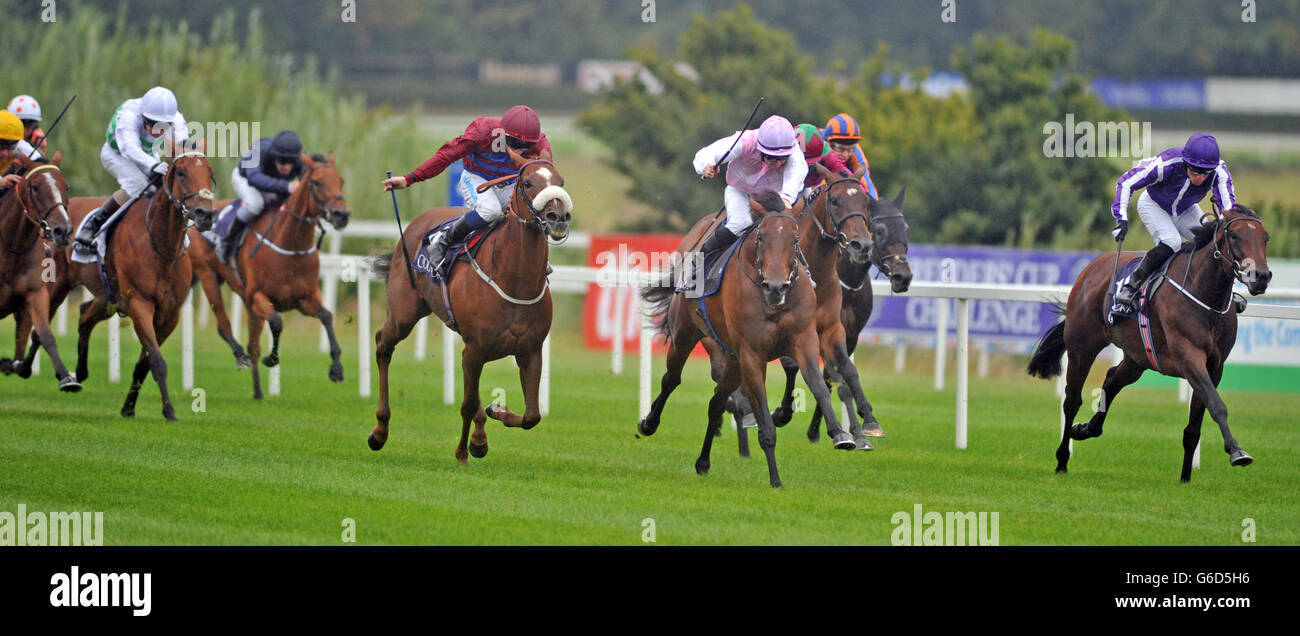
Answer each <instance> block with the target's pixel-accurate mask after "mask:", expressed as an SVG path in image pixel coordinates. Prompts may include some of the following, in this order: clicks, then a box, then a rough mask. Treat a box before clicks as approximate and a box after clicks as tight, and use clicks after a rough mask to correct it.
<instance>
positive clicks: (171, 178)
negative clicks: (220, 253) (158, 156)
mask: <svg viewBox="0 0 1300 636" xmlns="http://www.w3.org/2000/svg"><path fill="white" fill-rule="evenodd" d="M204 146H205V144H204V143H203V142H199V144H198V145H197V146H195V147H193V148H192V149H190V150H187V151H185V152H181V153H180V154H178V155H176V156H175V157H173V158H171V159H170V161H171V167H170V169H169V170H168V171H167V176H166V178H164V179H163V186H162V191H163V192H165V193H166V194H167V198H168V199H169V200H171V203H172V205H173V206H175V207H176V209H178V210H180V212H181V216H183V217H185V218H186V219H188V220H190V221H193V222H194V226H195V227H197V228H198V229H199V231H200V232H206V231H208V230H210V229H212V222H213V220H214V219H215V216H216V214H215V212H214V210H213V205H212V176H213V175H212V164H210V163H208V158H207V156H205V155H204V153H203V151H204Z"/></svg>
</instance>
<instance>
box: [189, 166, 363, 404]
mask: <svg viewBox="0 0 1300 636" xmlns="http://www.w3.org/2000/svg"><path fill="white" fill-rule="evenodd" d="M302 160H303V165H304V166H305V170H304V172H303V176H302V181H301V184H302V185H301V187H299V188H298V189H297V190H296V191H295V192H294V193H293V194H292V195H289V199H288V200H287V201H285V204H284V208H283V209H281V210H279V211H276V212H272V213H271V214H263V215H262V216H261V217H259V218H258V219H256V220H254V221H253V223H252V224H251V225H250V227H249V232H248V234H247V237H248V238H247V239H246V240H245V241H244V244H243V246H242V247H240V249H239V250H238V252H236V255H235V261H236V266H237V267H238V268H239V271H238V272H235V271H234V270H232V269H231V268H230V266H229V265H228V264H226V263H223V262H220V261H219V260H218V258H217V252H216V249H215V248H213V246H212V245H210V244H209V243H208V242H207V241H206V240H204V239H203V238H202V237H201V236H199V231H198V230H195V229H191V230H190V249H189V252H190V260H191V262H192V263H193V265H194V276H195V278H197V279H198V280H199V282H200V283H201V284H202V285H203V294H204V295H205V296H207V298H208V303H209V304H210V305H211V306H212V311H213V313H215V314H216V315H217V333H218V334H220V335H221V339H222V340H225V341H226V344H229V345H230V349H231V351H233V352H234V354H235V364H236V365H237V366H238V367H240V368H247V367H251V368H252V369H253V398H254V399H257V400H260V399H262V383H261V380H260V378H259V376H258V368H257V365H256V364H254V363H253V362H252V360H256V359H257V356H258V354H259V353H261V347H262V344H261V343H262V339H261V336H262V323H263V322H269V323H270V326H271V353H270V354H269V355H267V356H266V357H265V358H263V359H262V362H263V363H264V364H265V365H266V366H268V367H273V366H275V365H277V364H279V363H280V332H281V330H282V329H283V328H284V323H283V321H281V319H280V315H279V313H278V312H281V311H285V310H288V309H295V308H296V309H297V310H298V311H300V312H302V313H303V315H305V316H312V317H314V318H318V319H319V320H320V321H321V324H322V325H324V326H325V333H326V335H328V336H329V343H330V358H331V360H332V362H331V364H330V370H329V378H330V380H332V381H334V382H342V381H343V363H342V362H341V361H340V360H339V356H340V355H341V354H342V353H343V349H342V348H340V347H339V342H338V339H337V338H335V337H334V315H333V314H331V313H330V311H329V310H328V309H325V307H324V306H323V305H321V291H320V254H319V252H318V250H317V239H316V228H317V226H318V225H320V223H321V219H322V218H328V219H329V222H330V224H331V225H333V226H334V229H336V230H341V229H343V228H344V227H346V226H347V224H348V218H349V217H350V216H351V214H352V213H351V211H350V210H348V206H347V202H346V201H344V199H343V177H342V176H340V175H339V173H338V171H336V170H335V169H334V154H333V153H330V155H329V157H321V156H319V155H317V156H316V157H308V156H307V155H303V157H302ZM230 202H231V200H229V199H228V200H225V201H220V202H218V203H217V209H222V208H224V207H226V205H227V204H229V203H230ZM281 215H286V216H287V217H288V218H285V219H283V220H279V221H277V220H278V219H279V217H280V216H281ZM321 231H322V232H323V231H324V230H323V229H322V230H321ZM261 237H265V238H264V239H263V238H261ZM259 244H260V245H261V246H260V247H259ZM241 281H242V283H241ZM222 283H227V284H229V285H230V288H231V289H232V290H234V292H235V293H236V294H238V295H239V297H240V298H241V299H243V301H244V305H245V306H246V307H248V353H247V354H245V353H244V349H243V347H240V346H239V342H237V341H236V340H235V339H234V337H233V336H232V335H231V329H230V316H229V315H228V314H227V313H226V307H225V303H224V302H223V300H222V297H221V284H222Z"/></svg>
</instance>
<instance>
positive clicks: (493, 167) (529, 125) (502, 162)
mask: <svg viewBox="0 0 1300 636" xmlns="http://www.w3.org/2000/svg"><path fill="white" fill-rule="evenodd" d="M506 148H510V149H512V150H514V151H515V152H516V153H518V154H520V155H522V156H524V157H525V158H529V159H547V160H549V159H550V158H551V142H550V141H549V140H547V139H546V135H544V134H542V124H541V121H540V120H538V118H537V113H536V112H535V111H533V109H532V108H529V107H528V106H523V105H520V106H513V107H511V108H510V110H507V111H506V112H505V114H504V115H502V116H501V118H500V119H498V118H496V117H479V118H478V119H475V120H474V121H472V122H470V123H469V126H467V127H466V128H465V134H463V135H461V136H459V137H456V138H455V139H452V140H451V141H448V142H447V143H445V144H443V145H442V147H441V148H439V149H438V152H437V154H435V155H433V156H432V157H430V158H429V159H428V160H426V161H425V162H424V163H422V164H420V166H419V167H418V168H416V169H415V170H412V171H411V172H409V173H408V174H406V175H405V176H400V177H392V178H391V179H385V180H384V181H383V184H384V190H400V189H402V188H405V187H407V186H409V185H411V184H413V183H419V182H420V181H424V180H426V179H432V178H434V177H436V176H438V175H439V174H441V173H442V171H443V170H445V169H446V168H447V166H449V165H451V163H452V162H454V161H456V160H457V159H460V160H461V163H463V164H464V166H465V171H464V172H462V173H461V177H460V184H459V186H458V188H459V190H460V194H461V196H462V197H464V199H465V201H466V203H468V204H469V206H468V207H469V211H468V212H466V213H465V215H464V216H462V217H460V218H459V219H457V220H456V222H455V223H454V224H453V225H452V226H451V228H450V229H448V230H447V231H445V232H442V233H440V234H439V235H438V238H437V240H436V241H434V242H433V244H432V245H430V246H429V260H430V262H431V263H433V266H434V268H435V269H436V268H437V266H438V265H439V264H441V263H442V259H443V255H444V253H445V252H446V251H447V248H448V247H450V246H451V245H452V244H453V243H457V242H459V241H463V240H465V237H467V236H469V233H470V232H471V231H473V230H477V229H479V228H483V227H487V226H488V225H490V224H492V223H494V222H496V220H497V219H500V218H501V216H502V214H503V213H504V211H505V209H506V208H507V207H508V206H509V203H510V194H511V188H510V186H511V185H513V184H514V182H515V180H514V179H506V180H504V181H502V182H501V183H498V184H496V185H495V186H493V187H492V188H491V189H489V190H487V191H486V192H483V193H482V194H479V193H478V192H477V188H478V186H480V185H482V184H484V183H486V182H488V181H490V180H492V179H496V178H499V177H508V176H515V175H517V174H518V173H519V167H518V166H516V165H515V163H514V161H512V160H511V158H510V155H509V154H508V153H507V152H506Z"/></svg>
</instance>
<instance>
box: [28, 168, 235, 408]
mask: <svg viewBox="0 0 1300 636" xmlns="http://www.w3.org/2000/svg"><path fill="white" fill-rule="evenodd" d="M202 148H203V146H202V144H200V145H199V149H198V150H191V151H188V152H182V153H181V154H179V155H176V157H175V158H174V159H170V161H171V167H170V169H169V170H168V172H167V175H166V176H165V177H163V179H162V184H161V186H160V187H159V188H158V189H157V192H155V193H154V195H153V196H152V197H150V198H148V199H145V198H141V199H139V200H137V201H135V202H133V203H132V204H131V206H130V207H128V208H126V209H124V210H123V211H122V212H121V214H122V216H121V219H120V220H119V221H118V222H117V226H116V228H115V229H114V230H113V231H112V233H111V234H104V235H101V239H100V240H104V238H103V237H104V236H107V237H108V248H107V249H108V252H107V255H106V257H105V259H106V262H105V270H106V272H107V278H108V282H109V284H110V285H111V291H112V293H113V295H114V298H115V299H116V302H114V301H111V300H110V299H109V292H110V290H109V289H108V288H105V286H104V283H103V282H102V280H101V279H100V275H99V269H98V266H97V265H95V264H93V263H91V264H83V263H70V261H69V260H67V259H68V258H69V257H70V252H71V249H72V248H68V249H67V250H64V251H63V253H62V254H63V256H64V259H63V261H62V262H64V263H70V264H69V265H68V266H65V267H60V270H61V272H60V274H59V279H58V281H56V292H55V305H54V306H55V307H57V306H58V304H60V303H62V302H63V300H64V298H66V297H67V295H68V292H70V291H72V289H73V288H75V287H76V286H77V285H85V286H86V289H89V290H90V291H91V293H92V294H94V296H95V297H94V299H93V300H90V301H87V302H85V303H82V305H81V320H80V324H79V325H78V328H77V330H78V334H79V337H78V340H77V380H78V381H85V379H86V377H87V376H88V375H89V365H88V352H89V348H90V334H91V332H92V331H93V330H94V328H95V325H96V324H98V323H99V322H100V321H102V320H104V319H106V318H108V317H109V316H110V315H112V312H113V311H117V310H118V308H119V307H120V308H122V309H125V310H126V313H127V315H128V316H130V317H131V324H132V326H133V327H134V328H135V333H136V336H137V337H138V338H139V339H140V358H139V359H138V360H137V361H136V364H135V369H134V372H133V374H132V378H131V388H130V389H129V390H128V392H127V396H126V402H124V403H123V405H122V416H123V417H134V416H135V402H136V399H137V398H138V397H139V396H140V387H141V386H142V385H143V384H144V380H145V378H146V377H147V376H148V375H149V374H150V373H151V372H152V373H153V378H154V381H155V382H157V383H158V390H159V392H160V393H161V394H162V404H163V408H162V413H163V417H165V418H166V419H167V420H169V421H176V409H175V408H174V407H173V406H172V402H171V396H169V395H168V393H167V362H166V361H165V360H164V359H163V356H162V351H161V349H160V347H161V345H162V343H163V342H164V341H166V340H167V336H169V335H171V332H172V331H173V330H174V329H175V328H176V323H178V322H180V308H181V303H184V302H185V298H186V296H187V295H188V293H189V288H190V285H191V282H192V281H193V273H192V270H191V267H190V257H189V255H188V254H187V253H186V250H185V230H186V226H187V225H188V224H189V223H190V222H193V223H194V224H195V225H196V226H198V228H199V229H200V230H204V231H206V230H207V229H208V228H210V227H212V218H213V210H212V166H211V164H209V163H208V159H207V157H206V156H205V155H204V154H203V150H202ZM103 202H104V200H103V199H101V198H92V197H81V198H75V199H73V200H72V203H71V204H70V205H69V211H70V212H71V215H72V220H73V224H74V226H75V225H76V224H78V223H80V222H81V219H83V218H85V216H86V215H87V214H89V213H90V211H91V210H93V209H94V208H97V207H99V206H100V204H102V203H103ZM64 270H66V272H67V275H66V276H65V275H64V274H63V273H62V271H64Z"/></svg>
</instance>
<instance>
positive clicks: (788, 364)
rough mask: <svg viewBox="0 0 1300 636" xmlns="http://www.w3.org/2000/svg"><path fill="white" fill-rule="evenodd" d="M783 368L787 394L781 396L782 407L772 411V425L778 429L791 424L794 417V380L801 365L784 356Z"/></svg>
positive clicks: (782, 360)
mask: <svg viewBox="0 0 1300 636" xmlns="http://www.w3.org/2000/svg"><path fill="white" fill-rule="evenodd" d="M781 368H782V370H784V371H785V393H782V394H781V405H780V406H778V407H776V409H775V410H773V411H772V423H773V424H776V425H777V426H778V427H781V426H785V425H786V424H789V423H790V419H791V418H793V417H794V378H795V376H796V375H798V374H799V363H798V362H795V361H794V360H792V359H791V358H789V357H786V356H782V357H781Z"/></svg>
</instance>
